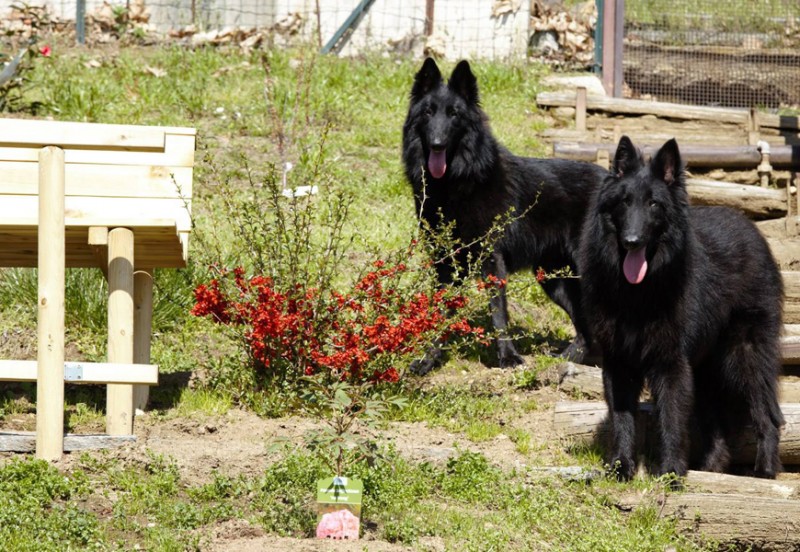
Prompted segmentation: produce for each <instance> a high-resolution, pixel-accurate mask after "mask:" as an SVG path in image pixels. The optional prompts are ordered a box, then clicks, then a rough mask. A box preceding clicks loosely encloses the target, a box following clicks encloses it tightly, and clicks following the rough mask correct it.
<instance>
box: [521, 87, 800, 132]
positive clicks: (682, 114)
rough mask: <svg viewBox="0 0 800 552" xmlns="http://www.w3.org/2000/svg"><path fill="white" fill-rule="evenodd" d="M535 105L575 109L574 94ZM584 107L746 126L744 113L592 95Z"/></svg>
mask: <svg viewBox="0 0 800 552" xmlns="http://www.w3.org/2000/svg"><path fill="white" fill-rule="evenodd" d="M536 103H537V104H538V105H540V106H541V107H572V106H574V105H575V92H540V93H539V94H537V95H536ZM586 107H587V109H588V110H589V111H603V112H606V113H620V114H623V115H655V116H656V117H664V118H667V119H679V120H696V121H715V122H720V123H735V124H741V125H747V124H748V119H749V117H750V113H749V110H748V109H741V108H728V107H704V106H697V105H685V104H674V103H668V102H653V101H647V100H633V99H624V98H611V97H608V96H600V95H595V94H589V95H588V96H587V102H586ZM798 121H800V119H798V117H795V116H786V115H772V114H769V113H759V114H758V125H759V126H760V127H763V128H778V129H788V130H798V129H800V123H799V122H798Z"/></svg>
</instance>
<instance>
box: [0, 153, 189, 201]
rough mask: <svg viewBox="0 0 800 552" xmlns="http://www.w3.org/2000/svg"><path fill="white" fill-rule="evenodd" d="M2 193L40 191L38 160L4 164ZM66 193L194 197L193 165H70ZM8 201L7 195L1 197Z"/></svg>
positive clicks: (0, 193) (77, 194)
mask: <svg viewBox="0 0 800 552" xmlns="http://www.w3.org/2000/svg"><path fill="white" fill-rule="evenodd" d="M2 167H3V178H2V179H0V195H11V196H13V195H33V196H35V195H37V194H38V188H37V186H38V184H37V183H38V168H37V165H36V164H35V163H25V162H21V161H6V162H4V163H3V164H2ZM65 176H66V181H65V192H64V193H65V194H66V196H67V197H72V196H91V197H119V198H127V197H135V198H168V199H172V198H180V197H186V198H191V197H192V168H191V167H169V166H163V165H67V166H66V169H65ZM0 200H2V201H5V198H0Z"/></svg>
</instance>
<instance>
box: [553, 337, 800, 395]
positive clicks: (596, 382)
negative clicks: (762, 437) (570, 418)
mask: <svg viewBox="0 0 800 552" xmlns="http://www.w3.org/2000/svg"><path fill="white" fill-rule="evenodd" d="M781 342H782V344H783V350H784V351H785V354H789V355H791V354H800V351H794V347H795V344H797V346H798V348H800V337H795V336H784V337H783V338H782V340H781ZM789 343H791V344H792V352H789V347H788V346H787V344H789ZM795 360H797V359H796V358H795V357H791V356H790V357H789V358H787V359H785V360H784V364H794V363H795V362H792V361H795ZM558 371H559V373H558V388H559V389H560V390H561V391H564V392H566V393H570V394H571V395H575V396H580V397H586V398H588V399H592V400H596V399H602V398H603V370H602V369H601V368H598V367H597V366H587V365H585V364H576V363H574V362H563V363H562V364H561V365H560V366H559V369H558ZM778 396H779V397H780V400H781V402H784V403H800V381H797V380H796V379H794V378H787V377H783V378H781V379H780V381H779V383H778Z"/></svg>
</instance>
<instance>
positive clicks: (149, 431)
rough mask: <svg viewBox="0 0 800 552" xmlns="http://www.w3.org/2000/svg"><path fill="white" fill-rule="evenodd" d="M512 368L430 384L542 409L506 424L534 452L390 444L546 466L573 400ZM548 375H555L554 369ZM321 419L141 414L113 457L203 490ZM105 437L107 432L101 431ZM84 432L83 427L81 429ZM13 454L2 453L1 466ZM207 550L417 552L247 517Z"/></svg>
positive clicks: (367, 535)
mask: <svg viewBox="0 0 800 552" xmlns="http://www.w3.org/2000/svg"><path fill="white" fill-rule="evenodd" d="M511 377H513V373H512V371H509V370H500V369H490V368H485V367H483V366H481V365H478V366H476V367H474V368H470V370H468V371H456V370H444V371H440V372H437V373H434V374H431V375H429V376H428V377H427V379H426V380H425V385H437V384H447V385H458V386H467V387H473V386H474V387H479V388H481V389H482V390H497V392H498V393H499V392H501V391H502V392H503V393H504V394H505V396H506V397H508V398H509V399H510V400H512V401H530V400H531V399H533V400H534V401H535V402H536V404H537V405H538V407H537V408H536V409H535V410H533V411H530V412H525V413H524V414H522V415H520V416H516V417H514V419H508V420H501V421H500V424H501V425H502V426H503V427H507V428H508V430H509V431H510V430H512V429H521V430H524V431H525V432H527V433H528V434H529V435H530V436H531V441H530V446H529V451H530V452H529V453H527V454H520V453H519V452H518V451H517V449H516V447H515V445H514V443H513V442H512V440H511V439H510V438H509V437H508V436H507V435H505V434H500V435H497V436H496V437H494V438H492V439H489V440H486V441H482V442H472V441H470V440H469V439H467V438H466V437H465V436H464V435H461V434H455V433H451V432H449V431H447V430H445V429H443V428H441V427H431V426H429V425H428V424H426V423H391V424H390V425H389V427H387V428H386V429H385V430H384V431H382V432H381V435H380V439H381V440H382V443H383V444H392V445H394V446H395V447H396V449H397V451H398V452H399V453H400V454H401V455H403V456H404V457H406V458H408V459H409V460H412V461H415V462H422V461H428V462H432V463H444V462H446V461H447V459H448V458H450V457H451V456H452V455H455V454H457V453H458V452H460V451H471V452H480V453H482V454H484V455H485V456H486V458H487V459H488V460H489V461H490V462H491V463H493V464H495V465H496V466H498V467H501V468H504V469H511V468H522V467H525V466H533V465H536V466H546V465H553V464H555V463H557V460H558V458H559V457H560V456H561V457H563V447H562V444H561V443H560V442H559V440H558V438H557V437H556V435H555V433H554V431H553V428H552V415H553V405H554V404H555V402H556V401H557V400H560V399H566V398H567V397H566V395H564V394H562V393H560V392H559V391H558V390H557V389H556V387H555V386H553V385H545V386H543V387H542V388H540V389H536V390H510V387H509V378H511ZM547 377H548V378H550V379H552V378H553V377H555V371H554V370H551V371H549V372H548V374H547ZM315 423H317V422H315V421H313V420H310V419H307V418H301V417H286V418H279V419H265V418H259V417H258V416H256V415H255V414H252V413H250V412H247V411H244V410H240V409H232V410H230V411H229V412H227V413H226V414H224V415H220V416H203V415H197V416H193V417H181V418H172V419H165V418H164V417H163V416H160V415H158V414H154V413H150V412H148V413H144V414H143V415H140V416H137V418H136V421H135V427H134V433H135V435H136V438H137V439H136V442H135V443H132V444H130V445H126V446H123V447H120V448H116V449H111V450H109V452H108V453H109V454H110V456H111V457H112V458H116V459H118V460H121V461H123V462H124V461H130V462H137V461H141V459H142V458H146V457H147V452H148V451H149V452H152V453H156V454H160V455H164V456H165V457H167V458H171V459H173V460H174V461H175V463H176V464H177V466H178V469H179V470H180V474H181V479H182V481H184V482H185V483H186V484H188V485H199V484H202V483H205V482H208V481H210V480H211V479H212V477H213V473H214V472H218V473H220V474H225V475H228V476H232V477H235V476H238V475H244V476H257V475H259V474H261V473H263V472H264V470H265V469H266V468H267V467H268V466H269V465H270V464H271V463H272V462H274V461H275V460H276V459H277V457H278V456H277V455H278V453H277V452H273V451H272V450H271V447H272V446H273V445H275V444H276V443H281V442H289V443H298V444H299V443H302V437H303V435H304V434H305V433H306V432H307V431H308V430H310V429H312V428H313V427H314V426H315ZM2 425H3V427H1V428H0V430H5V431H10V430H19V429H32V426H33V425H35V422H33V415H32V414H19V415H14V416H12V417H8V418H6V420H4V422H3V424H2ZM94 430H97V431H100V432H102V428H94ZM84 431H85V430H84V429H83V428H81V432H84ZM11 456H12V455H11V454H8V453H0V463H2V462H3V461H4V459H5V460H7V459H8V458H10V457H11ZM77 461H78V455H77V454H66V455H65V456H64V458H63V459H62V460H61V461H60V462H58V467H59V469H62V470H69V469H70V468H71V467H72V466H74V465H75V464H76V463H77ZM202 537H203V539H202V542H203V550H208V551H213V552H236V551H245V550H247V551H250V550H283V551H287V552H305V551H320V550H322V551H328V550H330V551H343V552H349V551H361V550H364V547H367V549H368V550H371V551H377V552H385V551H400V550H410V548H408V547H405V546H400V545H396V544H392V543H388V542H383V541H378V540H375V535H374V532H372V531H371V530H370V529H369V528H367V529H366V530H365V531H364V534H363V537H362V539H361V540H359V541H357V542H331V541H317V540H314V539H299V538H285V537H276V536H274V535H267V534H265V533H264V531H263V530H262V529H261V528H260V527H258V526H257V525H252V524H250V523H249V522H248V521H246V520H229V521H226V522H224V523H221V524H218V525H216V526H214V527H212V528H211V529H210V530H207V529H206V530H204V532H203V534H202ZM413 549H414V550H431V551H438V550H444V543H443V541H441V540H440V539H436V538H429V539H423V540H422V541H421V542H419V543H417V544H416V545H415V547H414V548H413Z"/></svg>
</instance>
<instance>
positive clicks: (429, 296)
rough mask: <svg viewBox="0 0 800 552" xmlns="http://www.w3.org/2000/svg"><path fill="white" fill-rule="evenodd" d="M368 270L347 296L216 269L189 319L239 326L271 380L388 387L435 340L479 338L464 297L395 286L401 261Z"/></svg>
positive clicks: (258, 366)
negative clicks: (306, 378) (384, 384)
mask: <svg viewBox="0 0 800 552" xmlns="http://www.w3.org/2000/svg"><path fill="white" fill-rule="evenodd" d="M372 268H373V269H372V270H370V271H369V272H367V273H366V274H364V275H363V276H361V277H360V278H358V279H357V281H356V282H355V283H354V285H353V286H352V289H350V290H349V291H348V292H345V293H341V292H338V291H335V290H333V289H328V290H324V291H320V290H318V289H315V288H309V287H305V286H304V285H302V284H299V283H293V284H291V285H288V286H283V287H281V286H278V285H277V283H276V282H275V281H273V280H272V279H271V278H268V277H264V276H260V275H256V276H252V277H249V278H248V277H245V274H244V270H243V269H242V268H236V269H234V270H222V271H220V276H219V277H218V278H215V279H212V280H211V281H209V282H208V283H207V284H201V285H199V286H197V288H196V289H195V292H194V294H195V301H196V303H195V306H194V308H193V309H192V314H194V315H196V316H209V317H210V318H211V319H212V320H214V321H215V322H218V323H220V324H224V325H228V326H232V327H236V328H239V329H240V330H239V331H241V335H242V336H243V338H244V341H245V343H246V346H247V349H248V353H249V355H250V358H251V359H252V361H253V364H254V366H255V367H256V369H258V370H260V371H262V374H263V375H264V376H266V377H267V379H270V380H273V379H275V378H278V379H284V380H289V381H291V380H297V379H299V378H301V377H302V376H315V375H321V376H323V379H328V378H330V380H329V381H332V380H338V381H348V382H350V383H358V382H360V381H364V380H367V381H371V382H390V383H393V382H397V381H398V380H399V378H400V375H401V374H402V372H403V370H404V367H405V366H407V365H408V364H409V363H410V361H411V360H412V359H413V358H414V357H416V356H419V355H420V354H421V353H422V352H423V351H424V349H425V347H426V346H427V345H428V344H430V343H431V341H432V340H434V339H437V338H444V339H457V338H474V339H483V338H484V332H483V328H480V327H474V326H473V325H471V324H470V323H469V321H468V320H467V318H466V316H465V314H464V313H465V310H466V309H467V307H468V305H469V301H468V299H467V298H466V297H464V296H463V295H457V294H455V293H454V292H453V291H451V290H448V289H438V290H432V291H427V292H426V291H419V290H413V289H408V288H407V287H404V286H402V285H400V283H401V278H402V277H403V276H404V275H405V273H406V272H407V271H408V270H409V269H408V267H407V265H406V264H405V263H397V264H394V265H392V266H387V264H386V263H385V262H384V261H377V262H375V263H374V265H373V267H372Z"/></svg>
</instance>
